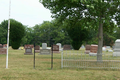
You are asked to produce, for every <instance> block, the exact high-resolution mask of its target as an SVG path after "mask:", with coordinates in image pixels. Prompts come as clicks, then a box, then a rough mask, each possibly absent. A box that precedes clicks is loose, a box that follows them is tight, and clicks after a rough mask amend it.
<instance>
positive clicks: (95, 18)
mask: <svg viewBox="0 0 120 80" xmlns="http://www.w3.org/2000/svg"><path fill="white" fill-rule="evenodd" d="M40 1H41V3H42V4H43V5H44V7H46V8H48V9H50V10H51V12H52V14H53V17H55V18H59V19H60V20H62V21H64V20H65V19H74V18H75V19H77V20H79V19H81V18H83V17H86V18H87V19H88V20H86V21H85V22H88V21H89V22H95V23H94V24H96V25H97V27H98V40H99V41H98V52H97V53H98V54H97V60H98V61H100V62H101V61H102V46H103V29H104V28H103V24H104V23H106V24H107V25H108V26H110V27H108V28H107V29H111V27H114V26H111V25H110V24H111V23H114V22H113V19H115V20H116V21H118V22H119V18H118V17H119V16H120V14H119V11H120V9H119V7H118V6H119V4H120V0H64V1H63V0H51V1H49V0H40ZM83 13H84V15H83ZM93 27H94V28H96V26H94V25H93ZM96 29H97V28H96Z"/></svg>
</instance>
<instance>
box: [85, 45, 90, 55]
mask: <svg viewBox="0 0 120 80" xmlns="http://www.w3.org/2000/svg"><path fill="white" fill-rule="evenodd" d="M90 48H91V46H90V45H86V46H85V53H86V54H89V53H90Z"/></svg>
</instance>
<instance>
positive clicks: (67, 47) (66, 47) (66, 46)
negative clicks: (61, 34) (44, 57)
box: [63, 45, 71, 50]
mask: <svg viewBox="0 0 120 80" xmlns="http://www.w3.org/2000/svg"><path fill="white" fill-rule="evenodd" d="M63 50H71V45H64V46H63Z"/></svg>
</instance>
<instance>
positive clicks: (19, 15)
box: [0, 0, 52, 27]
mask: <svg viewBox="0 0 120 80" xmlns="http://www.w3.org/2000/svg"><path fill="white" fill-rule="evenodd" d="M10 14H11V15H10V18H12V19H15V20H17V21H19V22H21V23H22V24H23V25H28V26H29V27H33V26H34V25H35V24H41V23H42V22H43V21H51V20H52V18H51V13H50V11H49V10H48V9H46V8H44V7H43V5H42V4H41V3H40V2H39V0H11V13H10ZM8 16H9V0H0V23H1V22H2V21H3V20H8Z"/></svg>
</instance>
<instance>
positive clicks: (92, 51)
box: [89, 45, 98, 56]
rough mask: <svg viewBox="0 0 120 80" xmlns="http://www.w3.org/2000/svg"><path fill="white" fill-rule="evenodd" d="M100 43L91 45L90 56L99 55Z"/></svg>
mask: <svg viewBox="0 0 120 80" xmlns="http://www.w3.org/2000/svg"><path fill="white" fill-rule="evenodd" d="M97 50H98V45H91V47H90V53H89V55H90V56H97Z"/></svg>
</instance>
